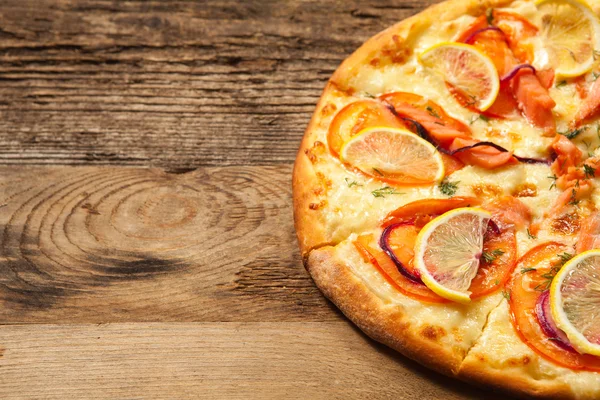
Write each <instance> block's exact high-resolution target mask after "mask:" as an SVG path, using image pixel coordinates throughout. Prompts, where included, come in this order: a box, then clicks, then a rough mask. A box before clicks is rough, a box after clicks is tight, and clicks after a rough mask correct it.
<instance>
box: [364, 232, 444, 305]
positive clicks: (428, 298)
mask: <svg viewBox="0 0 600 400" xmlns="http://www.w3.org/2000/svg"><path fill="white" fill-rule="evenodd" d="M354 246H355V247H356V249H357V250H358V252H359V253H360V254H361V256H362V257H363V259H364V260H365V262H367V263H370V264H371V265H373V266H374V267H375V268H376V269H377V271H379V273H381V275H382V276H383V277H384V278H385V280H386V281H387V282H388V283H389V284H390V285H391V286H392V287H393V288H394V289H396V290H398V291H399V292H400V293H402V294H404V295H406V296H408V297H411V298H413V299H416V300H419V301H424V302H428V303H447V302H448V300H446V299H443V298H442V297H440V296H438V295H437V294H435V293H433V292H432V291H431V290H430V289H429V288H428V287H427V286H425V285H423V284H422V283H416V282H414V281H412V280H410V279H408V278H406V277H405V276H404V275H402V274H401V273H400V272H399V271H398V268H397V267H396V264H394V262H393V261H392V260H391V259H390V258H389V257H388V256H387V254H385V253H384V252H383V250H381V249H380V248H379V246H376V245H375V244H374V240H373V235H361V236H359V237H358V238H357V239H356V240H355V241H354Z"/></svg>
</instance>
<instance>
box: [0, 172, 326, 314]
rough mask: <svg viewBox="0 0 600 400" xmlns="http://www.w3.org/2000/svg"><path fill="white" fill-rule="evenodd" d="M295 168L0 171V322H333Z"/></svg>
mask: <svg viewBox="0 0 600 400" xmlns="http://www.w3.org/2000/svg"><path fill="white" fill-rule="evenodd" d="M290 175H291V167H290V166H285V167H281V166H280V167H227V168H202V169H198V170H195V171H192V172H188V173H184V174H181V173H177V174H175V173H167V172H164V171H161V170H150V169H137V168H101V167H88V168H74V167H62V168H61V167H46V168H35V167H34V168H10V167H1V168H0V205H2V206H3V207H1V208H0V233H1V235H2V236H1V240H0V265H2V268H0V321H1V322H2V323H25V322H26V323H39V322H52V323H61V322H78V323H81V322H117V321H127V322H132V321H299V320H302V321H326V320H337V319H338V315H336V313H337V312H336V311H334V308H332V307H331V306H330V305H329V304H328V303H327V302H326V301H325V300H324V298H323V297H322V295H321V294H320V293H319V291H318V290H317V289H316V287H315V286H314V284H313V283H312V281H311V279H310V277H309V276H308V274H307V273H306V271H305V270H304V268H303V266H302V263H301V260H300V256H299V252H298V249H297V243H296V237H295V232H294V229H293V222H292V210H291V185H290Z"/></svg>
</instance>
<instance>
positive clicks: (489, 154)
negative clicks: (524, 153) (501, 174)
mask: <svg viewBox="0 0 600 400" xmlns="http://www.w3.org/2000/svg"><path fill="white" fill-rule="evenodd" d="M478 142H479V141H478V140H473V139H463V138H456V139H455V140H454V141H453V142H452V144H451V145H450V150H451V151H455V150H458V149H460V148H463V147H467V146H472V145H474V144H476V143H478ZM454 156H455V157H457V158H458V159H459V160H460V161H462V162H463V163H465V164H469V165H477V166H479V167H483V168H486V169H494V168H498V167H501V166H503V165H507V164H514V163H517V160H516V159H515V158H514V157H513V155H512V152H509V151H507V152H501V151H499V150H496V149H494V148H493V147H488V146H482V147H475V148H473V149H469V150H464V151H461V152H459V153H456V154H455V155H454Z"/></svg>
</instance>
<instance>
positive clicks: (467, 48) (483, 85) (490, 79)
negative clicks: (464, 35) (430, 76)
mask: <svg viewBox="0 0 600 400" xmlns="http://www.w3.org/2000/svg"><path fill="white" fill-rule="evenodd" d="M419 61H420V62H421V64H423V65H424V66H425V67H427V68H429V69H431V70H432V71H434V72H435V73H437V74H438V75H440V76H441V77H442V78H443V79H444V81H446V82H447V83H449V84H450V85H452V86H453V87H454V88H455V89H456V90H457V91H458V92H459V93H461V94H462V95H464V96H466V98H467V99H471V100H472V104H473V106H475V107H476V108H477V109H479V110H481V111H485V110H487V109H488V108H489V107H490V106H491V105H492V104H493V103H494V100H496V97H497V96H498V90H499V89H500V78H499V77H498V71H496V67H495V66H494V63H493V62H492V60H491V59H490V58H489V57H488V56H486V55H485V54H483V53H482V52H480V51H479V50H478V49H477V48H476V47H474V46H471V45H468V44H464V43H452V42H445V43H439V44H436V45H435V46H432V47H430V48H429V49H427V50H425V51H424V52H423V53H422V54H421V55H420V56H419Z"/></svg>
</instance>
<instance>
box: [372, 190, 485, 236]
mask: <svg viewBox="0 0 600 400" xmlns="http://www.w3.org/2000/svg"><path fill="white" fill-rule="evenodd" d="M479 204H481V200H479V199H478V198H476V197H459V196H457V197H452V198H449V199H425V200H417V201H413V202H412V203H408V204H405V205H403V206H402V207H399V208H397V209H395V210H394V211H391V212H390V213H388V215H386V217H385V218H384V219H383V223H382V226H383V227H387V226H389V225H391V224H394V223H399V222H411V223H413V224H414V225H416V226H417V228H419V229H421V228H422V227H423V226H424V225H425V224H426V223H427V222H429V221H430V220H432V219H433V218H435V217H437V216H438V215H442V214H443V213H445V212H448V211H450V210H454V209H455V208H459V207H468V206H476V205H479Z"/></svg>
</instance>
